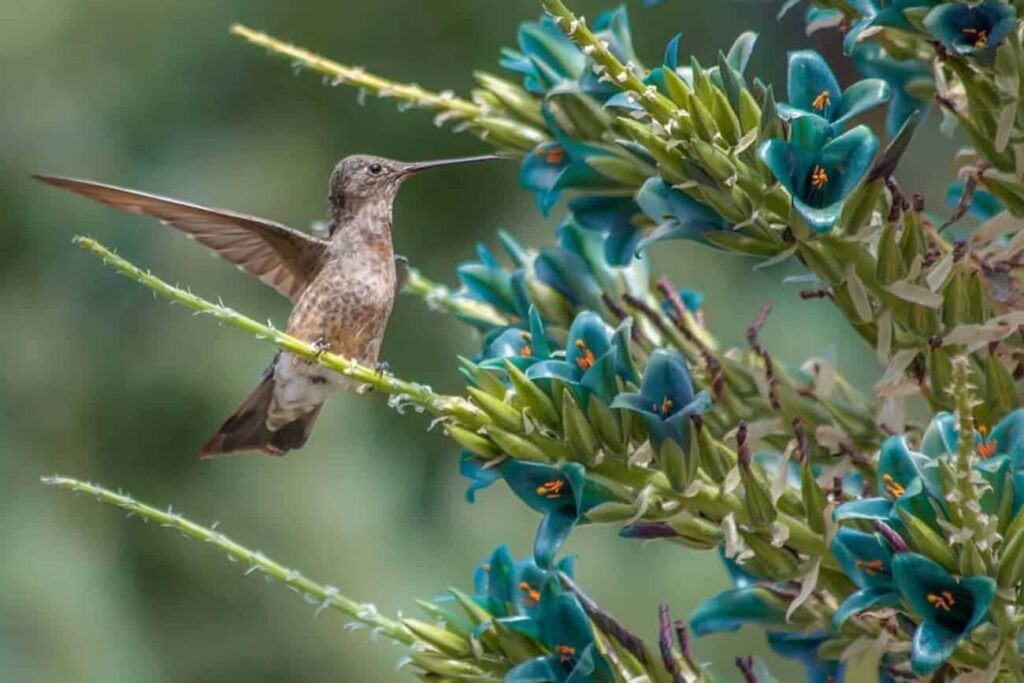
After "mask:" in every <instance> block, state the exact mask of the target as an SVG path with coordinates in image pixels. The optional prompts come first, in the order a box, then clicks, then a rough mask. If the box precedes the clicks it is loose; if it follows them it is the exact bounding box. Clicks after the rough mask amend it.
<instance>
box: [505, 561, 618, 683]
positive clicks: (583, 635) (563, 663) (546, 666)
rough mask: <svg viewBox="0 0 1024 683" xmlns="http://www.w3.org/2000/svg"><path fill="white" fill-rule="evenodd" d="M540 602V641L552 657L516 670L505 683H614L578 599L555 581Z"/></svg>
mask: <svg viewBox="0 0 1024 683" xmlns="http://www.w3.org/2000/svg"><path fill="white" fill-rule="evenodd" d="M540 602H541V608H540V609H539V610H538V615H537V617H536V619H537V622H538V624H539V626H540V636H541V637H540V640H541V642H542V643H544V645H545V646H546V647H547V648H548V650H549V651H550V652H551V654H550V655H548V656H546V657H536V658H534V659H530V660H527V661H525V662H523V663H522V664H519V665H518V666H516V667H514V668H512V669H511V670H510V671H509V672H508V673H506V674H505V683H562V682H563V681H565V682H569V683H612V682H613V681H614V680H615V678H614V676H613V675H612V673H611V671H610V669H609V668H608V664H607V662H605V661H604V658H603V657H602V656H601V655H600V653H598V651H597V648H596V646H595V644H594V631H593V627H592V626H591V625H590V619H588V618H587V613H586V612H585V611H584V610H583V607H582V606H581V605H580V603H579V600H577V599H576V596H574V595H572V594H571V593H566V592H564V591H562V590H561V589H560V588H558V586H557V582H554V581H552V582H549V583H548V584H547V585H546V586H545V587H544V591H543V594H542V596H541V598H540Z"/></svg>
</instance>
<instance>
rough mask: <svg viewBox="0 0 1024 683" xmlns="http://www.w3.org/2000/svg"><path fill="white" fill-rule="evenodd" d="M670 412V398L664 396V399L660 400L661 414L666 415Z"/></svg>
mask: <svg viewBox="0 0 1024 683" xmlns="http://www.w3.org/2000/svg"><path fill="white" fill-rule="evenodd" d="M671 412H672V399H670V398H668V397H667V396H666V397H665V400H663V401H662V402H661V414H662V415H668V414H669V413H671Z"/></svg>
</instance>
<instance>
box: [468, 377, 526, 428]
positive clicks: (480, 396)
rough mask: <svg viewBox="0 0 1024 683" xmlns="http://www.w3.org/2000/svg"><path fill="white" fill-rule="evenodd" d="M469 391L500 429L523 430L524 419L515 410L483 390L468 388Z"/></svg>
mask: <svg viewBox="0 0 1024 683" xmlns="http://www.w3.org/2000/svg"><path fill="white" fill-rule="evenodd" d="M468 390H469V393H470V395H471V396H472V397H473V400H475V401H476V403H477V405H479V406H480V408H481V409H482V410H483V411H484V412H485V413H487V414H488V415H490V416H491V417H492V418H493V419H494V422H495V424H497V425H498V426H499V427H501V428H503V429H511V430H516V431H517V430H520V429H522V427H523V417H522V415H520V414H519V411H517V410H516V409H515V408H513V407H512V406H510V405H509V404H507V403H505V402H504V401H503V400H501V399H500V398H497V397H495V396H493V395H492V394H489V393H487V392H486V391H483V390H482V389H477V388H476V387H468Z"/></svg>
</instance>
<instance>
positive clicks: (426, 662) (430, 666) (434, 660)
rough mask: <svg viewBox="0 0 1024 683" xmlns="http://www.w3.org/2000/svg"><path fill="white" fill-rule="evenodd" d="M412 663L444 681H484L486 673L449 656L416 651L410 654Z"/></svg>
mask: <svg viewBox="0 0 1024 683" xmlns="http://www.w3.org/2000/svg"><path fill="white" fill-rule="evenodd" d="M409 659H411V660H412V663H413V664H415V665H416V666H418V667H419V668H421V669H423V670H424V671H426V672H428V673H432V674H435V675H437V676H440V677H442V678H444V679H456V680H457V679H464V678H468V679H483V678H486V677H487V675H486V672H485V671H484V670H483V669H481V668H479V667H477V666H475V665H473V664H470V663H469V662H463V661H460V660H457V659H449V658H448V656H447V655H443V654H439V653H437V652H429V651H419V652H417V651H415V650H413V651H412V652H410V653H409Z"/></svg>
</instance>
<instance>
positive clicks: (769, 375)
mask: <svg viewBox="0 0 1024 683" xmlns="http://www.w3.org/2000/svg"><path fill="white" fill-rule="evenodd" d="M771 312H772V303H771V302H770V301H767V302H765V304H764V306H762V307H761V310H760V311H759V312H758V314H757V317H756V318H754V322H753V323H751V324H750V327H748V328H747V343H748V344H750V348H752V349H753V350H754V353H756V354H757V355H758V356H760V357H761V360H762V361H764V374H765V378H766V379H767V380H768V400H769V402H770V403H771V406H772V408H773V409H775V410H782V403H781V402H780V401H779V392H778V386H779V380H778V378H777V377H776V376H775V363H774V362H773V361H772V357H771V354H769V353H768V351H767V349H765V348H764V347H763V346H761V342H760V341H759V340H758V334H759V333H760V332H761V328H762V327H764V324H765V322H766V321H767V320H768V314H769V313H771Z"/></svg>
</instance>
